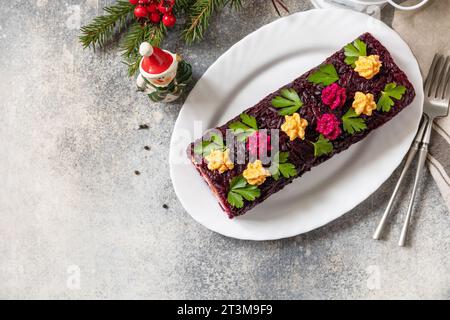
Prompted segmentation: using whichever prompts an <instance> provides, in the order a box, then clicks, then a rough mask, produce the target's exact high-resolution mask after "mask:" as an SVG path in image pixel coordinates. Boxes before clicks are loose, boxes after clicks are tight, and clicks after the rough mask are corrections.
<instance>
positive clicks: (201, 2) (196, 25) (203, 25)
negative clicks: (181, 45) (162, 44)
mask: <svg viewBox="0 0 450 320" xmlns="http://www.w3.org/2000/svg"><path fill="white" fill-rule="evenodd" d="M182 1H183V2H184V1H186V0H182ZM186 3H187V1H186ZM226 5H229V6H230V7H232V8H234V9H238V8H240V7H241V6H242V0H196V1H195V2H194V3H192V4H191V6H190V8H189V10H188V19H187V20H188V22H187V24H186V26H185V29H184V30H183V32H182V37H183V38H184V40H185V41H186V43H187V44H192V43H193V42H196V41H200V40H202V39H203V36H204V34H205V32H206V30H207V29H208V27H209V22H210V20H211V16H212V14H213V13H214V12H216V11H219V10H221V9H223V7H224V6H226Z"/></svg>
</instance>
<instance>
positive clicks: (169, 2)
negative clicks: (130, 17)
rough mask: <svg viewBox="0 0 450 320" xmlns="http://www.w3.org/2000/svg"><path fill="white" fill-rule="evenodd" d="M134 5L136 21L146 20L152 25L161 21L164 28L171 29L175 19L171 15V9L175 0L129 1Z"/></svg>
mask: <svg viewBox="0 0 450 320" xmlns="http://www.w3.org/2000/svg"><path fill="white" fill-rule="evenodd" d="M129 1H130V3H131V4H132V5H135V6H136V8H134V15H135V16H136V18H138V19H148V20H150V22H152V23H159V22H160V21H161V20H162V22H163V23H164V25H165V26H166V27H169V28H171V27H173V26H174V25H175V22H176V21H177V19H176V18H175V16H174V15H173V12H172V8H173V6H174V4H175V0H129Z"/></svg>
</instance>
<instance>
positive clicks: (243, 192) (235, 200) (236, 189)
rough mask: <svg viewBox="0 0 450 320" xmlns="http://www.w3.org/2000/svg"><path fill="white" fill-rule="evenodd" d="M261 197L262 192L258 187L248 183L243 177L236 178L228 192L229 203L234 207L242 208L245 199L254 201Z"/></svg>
mask: <svg viewBox="0 0 450 320" xmlns="http://www.w3.org/2000/svg"><path fill="white" fill-rule="evenodd" d="M260 195H261V191H260V190H259V188H258V187H257V186H253V185H250V184H248V183H247V180H245V178H244V177H243V176H242V175H239V176H237V177H234V178H233V179H232V180H231V182H230V190H229V191H228V195H227V201H228V203H229V204H231V205H232V206H233V207H236V208H242V207H243V206H244V199H245V200H248V201H254V200H255V199H256V198H258V197H259V196H260Z"/></svg>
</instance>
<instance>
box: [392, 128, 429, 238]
mask: <svg viewBox="0 0 450 320" xmlns="http://www.w3.org/2000/svg"><path fill="white" fill-rule="evenodd" d="M432 127H433V121H429V122H428V124H427V129H426V131H425V135H424V137H423V143H422V147H421V148H420V153H419V162H418V163H417V171H416V176H415V178H414V186H413V191H412V194H411V199H410V200H409V206H408V211H407V212H406V218H405V221H404V222H403V227H402V232H401V234H400V240H399V241H398V245H399V246H400V247H403V246H404V245H405V242H406V235H407V233H408V227H409V223H410V221H411V216H412V213H413V209H414V200H415V197H416V192H417V186H418V185H419V182H420V178H421V177H422V172H423V168H424V165H425V160H426V159H427V154H428V144H429V142H430V135H431V128H432Z"/></svg>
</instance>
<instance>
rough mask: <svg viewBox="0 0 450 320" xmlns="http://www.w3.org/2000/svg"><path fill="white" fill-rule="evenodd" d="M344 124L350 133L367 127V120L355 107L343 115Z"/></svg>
mask: <svg viewBox="0 0 450 320" xmlns="http://www.w3.org/2000/svg"><path fill="white" fill-rule="evenodd" d="M342 125H343V127H344V130H345V131H346V132H348V133H350V134H354V133H355V132H360V131H363V130H365V129H367V126H366V122H365V121H364V119H363V118H360V117H359V116H358V115H357V114H356V112H355V109H353V108H350V109H348V111H347V112H346V113H345V114H344V115H343V116H342Z"/></svg>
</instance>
